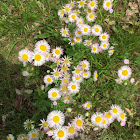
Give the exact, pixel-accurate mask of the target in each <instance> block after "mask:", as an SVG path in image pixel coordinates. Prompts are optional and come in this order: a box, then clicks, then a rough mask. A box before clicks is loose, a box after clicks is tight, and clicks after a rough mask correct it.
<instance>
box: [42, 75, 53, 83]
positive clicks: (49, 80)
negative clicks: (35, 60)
mask: <svg viewBox="0 0 140 140" xmlns="http://www.w3.org/2000/svg"><path fill="white" fill-rule="evenodd" d="M44 83H45V84H46V86H48V85H51V84H52V83H53V78H52V76H51V75H46V76H44Z"/></svg>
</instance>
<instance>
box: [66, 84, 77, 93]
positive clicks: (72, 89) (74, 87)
mask: <svg viewBox="0 0 140 140" xmlns="http://www.w3.org/2000/svg"><path fill="white" fill-rule="evenodd" d="M68 90H69V91H70V93H78V92H79V90H80V85H79V84H78V83H77V82H70V83H69V84H68Z"/></svg>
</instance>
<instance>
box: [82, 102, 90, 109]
mask: <svg viewBox="0 0 140 140" xmlns="http://www.w3.org/2000/svg"><path fill="white" fill-rule="evenodd" d="M83 108H84V109H85V110H89V109H90V108H92V103H91V102H90V101H87V102H85V103H84V104H83Z"/></svg>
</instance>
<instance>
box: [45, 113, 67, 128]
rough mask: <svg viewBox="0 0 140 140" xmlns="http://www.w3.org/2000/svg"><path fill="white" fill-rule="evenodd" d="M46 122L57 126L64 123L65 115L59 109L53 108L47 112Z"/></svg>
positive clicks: (51, 125) (50, 125)
mask: <svg viewBox="0 0 140 140" xmlns="http://www.w3.org/2000/svg"><path fill="white" fill-rule="evenodd" d="M47 122H48V124H49V127H54V126H56V127H59V126H62V125H63V124H64V122H65V116H64V114H63V113H62V112H61V111H57V110H54V111H52V112H50V113H49V114H48V116H47Z"/></svg>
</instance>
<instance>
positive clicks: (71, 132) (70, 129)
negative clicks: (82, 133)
mask: <svg viewBox="0 0 140 140" xmlns="http://www.w3.org/2000/svg"><path fill="white" fill-rule="evenodd" d="M68 131H69V133H70V134H74V133H75V129H74V127H73V126H70V127H69V129H68Z"/></svg>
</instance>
